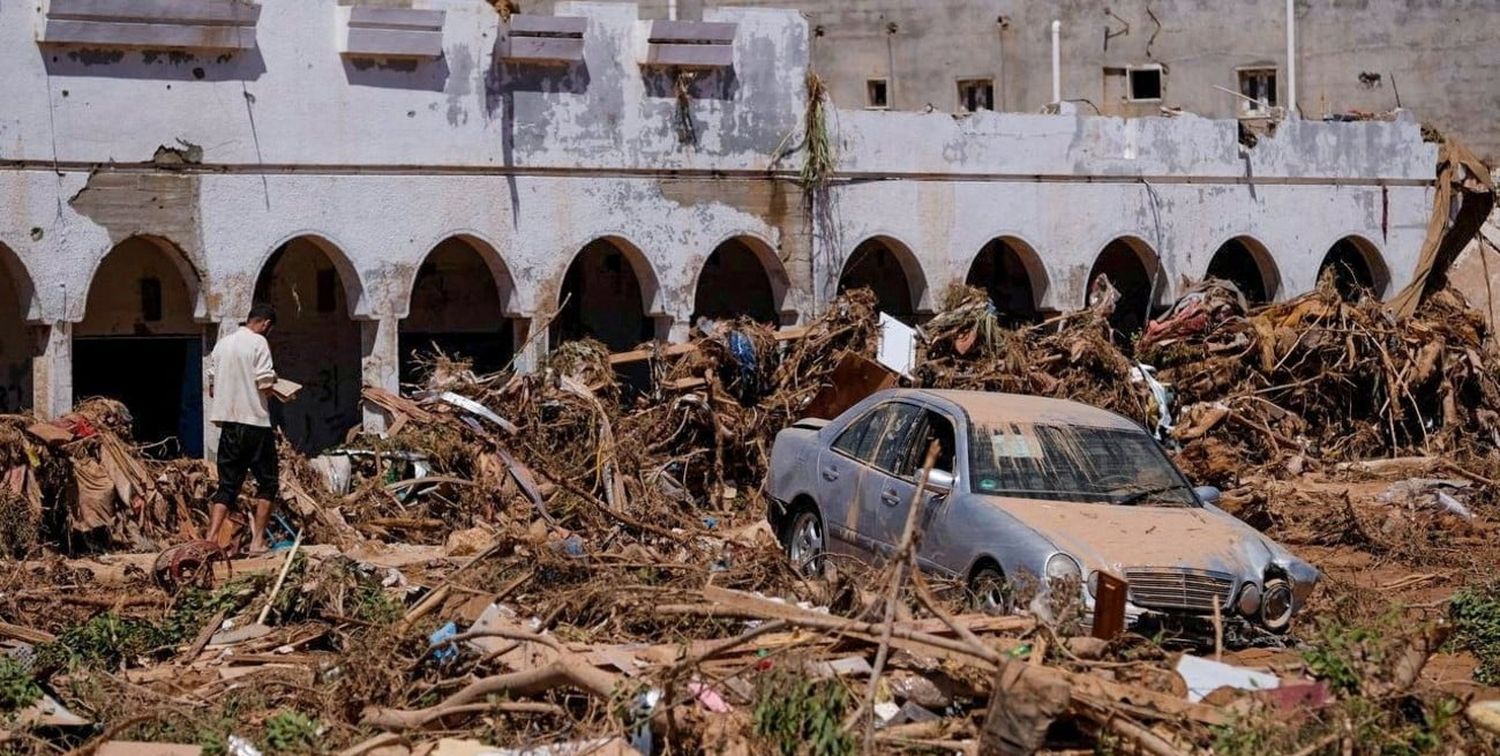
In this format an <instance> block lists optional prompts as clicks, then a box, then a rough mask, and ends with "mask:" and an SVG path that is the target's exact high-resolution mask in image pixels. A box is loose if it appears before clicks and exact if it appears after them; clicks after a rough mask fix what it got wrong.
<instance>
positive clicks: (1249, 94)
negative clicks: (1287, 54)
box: [1236, 68, 1276, 116]
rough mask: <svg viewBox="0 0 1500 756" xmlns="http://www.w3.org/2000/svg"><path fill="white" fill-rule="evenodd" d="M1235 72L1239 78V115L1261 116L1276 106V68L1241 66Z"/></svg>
mask: <svg viewBox="0 0 1500 756" xmlns="http://www.w3.org/2000/svg"><path fill="white" fill-rule="evenodd" d="M1236 73H1238V74H1239V79H1240V94H1242V95H1244V98H1243V99H1241V100H1240V115H1243V116H1263V115H1265V114H1267V113H1268V112H1270V110H1271V108H1274V107H1276V69H1274V68H1241V69H1239V70H1238V71H1237V72H1236Z"/></svg>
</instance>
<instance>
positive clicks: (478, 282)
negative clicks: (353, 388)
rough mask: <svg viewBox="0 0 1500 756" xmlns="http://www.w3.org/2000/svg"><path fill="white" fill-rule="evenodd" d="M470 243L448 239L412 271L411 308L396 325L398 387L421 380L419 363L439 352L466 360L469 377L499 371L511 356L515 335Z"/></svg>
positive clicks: (506, 284) (492, 280) (486, 267)
mask: <svg viewBox="0 0 1500 756" xmlns="http://www.w3.org/2000/svg"><path fill="white" fill-rule="evenodd" d="M495 279H496V276H495V274H494V272H493V271H491V270H490V267H489V265H488V264H487V263H486V262H485V259H484V257H483V256H481V254H480V252H479V250H478V249H476V248H475V246H474V245H473V243H471V242H469V241H467V240H464V239H457V238H455V239H448V240H446V241H444V242H442V243H441V244H439V245H437V246H436V247H434V248H433V250H432V252H431V253H430V254H428V256H427V259H426V260H424V261H423V262H422V266H421V267H420V268H418V269H417V277H416V281H415V282H414V283H413V284H412V292H411V307H410V308H409V310H408V315H407V317H406V319H405V320H403V321H401V333H400V338H399V341H398V348H399V349H400V352H401V381H402V382H403V383H414V382H417V381H418V380H420V379H421V377H422V368H421V365H422V363H423V362H424V361H426V360H428V359H430V358H431V357H432V356H433V355H434V354H436V353H439V352H441V353H442V354H445V355H447V356H449V357H454V358H461V359H464V360H468V361H469V362H470V364H471V365H472V366H473V369H474V371H475V372H477V373H480V374H484V373H492V372H495V371H498V370H503V369H504V368H505V367H506V366H507V365H509V364H510V361H511V357H512V356H513V355H514V354H515V334H514V332H513V331H514V329H513V324H512V321H511V319H510V318H508V317H506V316H505V313H504V303H503V302H502V301H501V291H500V286H504V287H507V288H508V287H509V285H510V282H509V280H508V278H507V280H505V281H503V282H502V283H501V284H500V286H497V283H496V280H495Z"/></svg>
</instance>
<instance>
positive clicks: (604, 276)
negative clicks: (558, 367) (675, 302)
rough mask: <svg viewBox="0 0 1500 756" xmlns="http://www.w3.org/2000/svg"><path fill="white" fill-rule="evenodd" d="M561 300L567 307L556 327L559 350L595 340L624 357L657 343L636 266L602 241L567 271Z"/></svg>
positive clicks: (554, 333) (554, 340) (554, 339)
mask: <svg viewBox="0 0 1500 756" xmlns="http://www.w3.org/2000/svg"><path fill="white" fill-rule="evenodd" d="M559 296H560V298H561V299H562V300H563V306H562V311H561V312H559V313H558V316H557V319H556V320H555V321H553V325H552V333H551V338H552V343H553V345H554V346H556V345H557V344H561V343H562V342H564V341H573V340H576V339H582V338H593V339H598V340H599V341H601V342H603V343H604V345H605V346H606V347H608V348H609V349H610V351H613V352H620V351H625V350H629V349H632V348H634V347H635V346H636V345H638V344H640V343H642V342H646V341H651V340H652V339H654V338H656V327H655V323H654V322H653V321H652V319H651V318H649V317H647V316H646V312H645V307H644V305H643V302H644V295H643V293H642V288H641V282H640V278H639V277H638V276H637V275H636V271H635V266H634V265H633V264H632V263H631V261H630V259H629V257H628V256H627V254H626V252H625V250H623V249H621V248H620V247H618V246H616V245H615V244H614V243H613V242H610V241H607V240H603V239H601V240H598V241H594V242H590V243H589V245H588V246H586V247H584V248H583V250H582V251H581V252H579V253H578V256H577V257H575V258H573V262H572V264H571V265H569V266H568V272H567V274H566V275H564V276H563V285H562V292H561V294H560V295H559Z"/></svg>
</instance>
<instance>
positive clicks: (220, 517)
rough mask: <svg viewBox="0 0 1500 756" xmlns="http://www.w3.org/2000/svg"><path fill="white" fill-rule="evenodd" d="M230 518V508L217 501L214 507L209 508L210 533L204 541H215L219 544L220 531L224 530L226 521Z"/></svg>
mask: <svg viewBox="0 0 1500 756" xmlns="http://www.w3.org/2000/svg"><path fill="white" fill-rule="evenodd" d="M228 516H229V507H226V506H224V505H223V504H220V503H219V502H217V501H216V502H214V503H213V505H212V506H210V507H209V508H208V533H207V534H206V535H205V536H204V539H205V540H209V541H213V542H214V543H218V542H219V531H220V530H223V529H224V519H225V518H226V517H228Z"/></svg>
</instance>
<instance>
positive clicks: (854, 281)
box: [838, 236, 927, 325]
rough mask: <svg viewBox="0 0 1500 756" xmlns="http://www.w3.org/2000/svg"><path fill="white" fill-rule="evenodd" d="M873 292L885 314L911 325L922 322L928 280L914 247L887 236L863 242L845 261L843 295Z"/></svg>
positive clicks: (842, 275)
mask: <svg viewBox="0 0 1500 756" xmlns="http://www.w3.org/2000/svg"><path fill="white" fill-rule="evenodd" d="M852 289H869V290H871V291H873V292H874V293H875V302H876V306H877V307H878V308H880V310H881V311H882V312H885V313H886V314H888V315H890V316H891V317H894V318H896V319H898V320H900V321H902V322H904V323H907V324H908V325H914V324H915V323H916V321H917V320H918V308H919V307H920V306H921V305H922V299H923V297H924V295H925V294H926V293H927V280H926V277H925V276H923V274H922V266H921V265H920V264H919V263H918V262H917V258H916V255H914V254H912V251H911V248H910V247H908V246H906V245H905V244H902V243H901V242H899V241H897V240H895V239H892V238H890V237H887V236H877V237H873V238H870V239H866V240H864V241H863V242H860V244H859V246H857V247H855V248H854V251H853V252H851V253H849V258H848V259H847V260H845V261H844V268H843V272H842V274H841V275H840V276H839V288H838V290H839V293H843V292H845V291H850V290H852Z"/></svg>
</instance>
